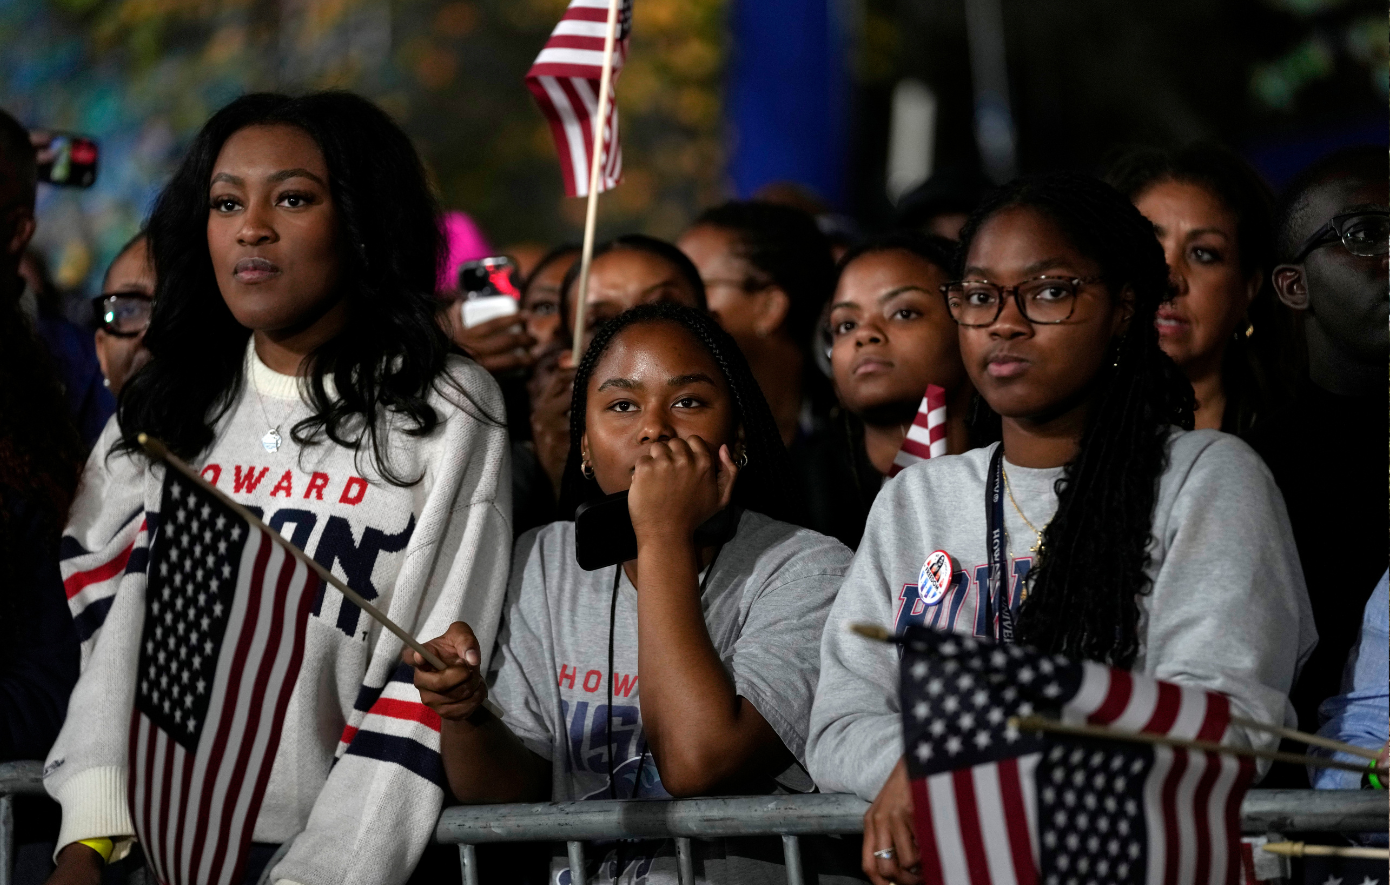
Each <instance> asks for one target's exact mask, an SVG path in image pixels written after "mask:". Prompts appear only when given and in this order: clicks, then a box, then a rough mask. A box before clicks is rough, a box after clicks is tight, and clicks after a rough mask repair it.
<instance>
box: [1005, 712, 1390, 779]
mask: <svg viewBox="0 0 1390 885" xmlns="http://www.w3.org/2000/svg"><path fill="white" fill-rule="evenodd" d="M1009 725H1011V726H1013V727H1014V728H1017V729H1018V730H1019V731H1050V732H1052V733H1054V734H1068V735H1072V736H1074V737H1089V738H1101V739H1103V740H1108V741H1130V742H1132V743H1136V744H1158V745H1161V746H1165V747H1178V748H1181V749H1184V750H1199V751H1202V752H1205V753H1228V754H1230V755H1232V756H1249V757H1251V758H1254V759H1270V760H1273V761H1275V762H1288V763H1291V764H1293V765H1311V766H1313V767H1315V768H1339V769H1341V770H1342V771H1355V772H1358V773H1360V772H1363V771H1365V770H1366V767H1365V766H1364V765H1358V764H1357V763H1355V762H1342V761H1341V760H1340V759H1324V758H1322V757H1320V756H1300V755H1299V754H1297V753H1282V752H1280V751H1278V750H1259V749H1255V748H1253V747H1232V746H1229V745H1227V744H1218V743H1216V742H1215V741H1197V740H1188V739H1187V738H1175V737H1169V736H1168V735H1163V734H1148V733H1146V732H1142V731H1117V730H1116V729H1113V728H1107V727H1106V726H1104V725H1068V724H1067V723H1064V722H1058V721H1056V720H1054V719H1048V718H1046V717H1043V716H1012V717H1010V718H1009ZM1378 773H1380V774H1381V775H1382V776H1385V775H1386V770H1385V769H1384V768H1381V769H1378Z"/></svg>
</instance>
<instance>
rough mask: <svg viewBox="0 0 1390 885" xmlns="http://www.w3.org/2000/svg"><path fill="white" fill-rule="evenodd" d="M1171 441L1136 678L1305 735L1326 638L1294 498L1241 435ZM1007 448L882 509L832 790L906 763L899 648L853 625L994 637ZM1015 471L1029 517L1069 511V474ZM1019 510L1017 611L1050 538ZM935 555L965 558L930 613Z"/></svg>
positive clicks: (924, 469) (1261, 742)
mask: <svg viewBox="0 0 1390 885" xmlns="http://www.w3.org/2000/svg"><path fill="white" fill-rule="evenodd" d="M1168 445H1169V465H1168V469H1167V470H1166V471H1164V474H1163V476H1162V478H1161V479H1160V481H1159V487H1158V500H1157V503H1156V504H1155V506H1154V516H1153V539H1152V542H1151V543H1152V547H1151V548H1150V552H1151V555H1152V558H1153V562H1152V564H1151V566H1150V569H1149V574H1150V575H1151V577H1152V578H1153V590H1152V592H1151V593H1150V594H1148V595H1145V596H1142V597H1140V600H1139V607H1140V623H1139V640H1140V651H1139V657H1138V659H1137V660H1136V661H1135V664H1134V670H1135V671H1136V672H1141V673H1146V674H1149V675H1151V676H1155V677H1157V678H1159V679H1166V680H1170V681H1172V682H1176V683H1178V684H1181V685H1190V686H1195V687H1200V688H1204V689H1208V690H1211V691H1217V692H1221V693H1222V694H1225V695H1226V696H1227V697H1229V698H1230V700H1231V713H1232V715H1235V716H1244V717H1247V718H1251V719H1255V720H1259V721H1262V722H1268V723H1282V724H1286V725H1290V726H1292V725H1294V724H1295V721H1296V717H1295V716H1294V712H1293V707H1292V706H1291V705H1290V704H1289V702H1288V691H1289V687H1290V686H1291V685H1292V684H1293V680H1294V677H1295V675H1296V674H1297V672H1298V670H1299V668H1300V667H1301V666H1302V664H1303V661H1304V660H1306V659H1307V657H1308V654H1309V653H1310V652H1311V651H1312V649H1313V646H1314V645H1315V644H1316V643H1317V632H1316V630H1315V629H1314V627H1313V618H1312V612H1311V609H1310V607H1309V603H1308V593H1307V591H1306V589H1305V588H1304V584H1303V572H1302V570H1301V569H1300V567H1299V562H1298V553H1297V551H1296V549H1295V547H1294V543H1293V536H1292V533H1291V532H1290V529H1289V518H1288V514H1287V513H1286V511H1285V509H1284V500H1283V497H1282V496H1281V495H1280V494H1279V490H1278V488H1277V487H1276V486H1275V484H1274V479H1273V478H1272V477H1271V475H1270V473H1269V470H1268V469H1267V468H1266V467H1265V465H1264V462H1263V461H1261V460H1260V459H1259V457H1258V456H1257V455H1256V454H1255V453H1254V452H1253V451H1252V450H1251V449H1250V448H1249V447H1248V446H1247V445H1246V444H1245V443H1243V442H1241V441H1240V440H1239V439H1237V438H1236V437H1234V436H1231V435H1229V434H1225V433H1219V432H1217V431H1214V430H1198V431H1191V432H1183V431H1180V430H1176V429H1174V431H1173V432H1172V435H1171V436H1170V437H1169V443H1168ZM993 452H994V446H989V447H986V448H983V449H976V450H974V451H970V452H966V453H965V454H963V455H956V456H948V457H945V458H934V459H932V460H930V461H924V462H921V463H919V464H916V465H914V466H912V467H909V468H908V469H907V470H904V471H903V472H902V473H900V474H898V476H897V477H896V478H895V479H894V480H893V481H892V482H889V483H887V484H886V485H885V486H884V488H883V491H881V492H880V493H879V495H878V498H877V500H875V501H874V506H873V510H872V511H871V512H870V514H869V521H868V525H867V526H866V528H865V531H864V540H863V543H862V544H861V545H860V547H859V551H858V552H857V553H856V554H855V557H854V562H853V563H852V564H851V565H850V570H849V573H848V574H847V575H846V576H845V582H844V584H843V585H842V586H841V588H840V592H839V595H838V596H837V597H836V599H835V604H834V606H833V607H832V608H831V611H830V617H829V619H828V620H827V622H826V627H825V635H824V636H823V638H822V640H821V671H820V683H819V685H818V687H817V689H816V699H815V703H814V704H813V706H812V709H811V734H810V738H809V740H808V742H807V760H808V763H809V766H810V770H811V776H812V777H813V778H815V781H816V784H817V785H818V786H819V787H820V788H821V789H822V790H824V791H826V792H850V793H857V794H859V795H860V796H862V797H863V798H865V799H870V800H871V799H873V798H874V797H875V796H877V795H878V791H879V789H880V788H881V787H882V786H883V783H884V781H886V780H887V778H888V775H889V773H890V772H891V771H892V769H893V766H894V765H895V764H896V763H897V761H898V758H899V757H900V756H902V752H903V750H902V723H901V719H900V715H901V714H900V710H899V704H898V652H897V649H896V648H894V647H893V646H891V645H888V644H885V643H878V642H871V641H869V640H866V639H863V638H860V637H859V636H857V635H855V634H852V633H851V632H850V631H849V625H850V624H856V623H868V624H878V625H882V626H885V627H889V628H891V629H892V630H893V631H894V632H901V631H902V630H903V629H904V628H905V627H906V626H907V625H908V624H925V625H926V626H929V627H933V628H936V629H940V630H947V631H952V632H956V633H962V634H973V635H977V636H989V635H992V630H987V629H986V626H987V625H986V624H985V623H984V619H983V617H981V616H980V612H979V598H980V597H979V594H980V591H981V588H982V587H983V588H985V592H988V589H987V588H988V576H989V569H988V565H987V563H988V552H987V549H986V546H985V475H986V473H987V472H988V469H989V460H990V456H991V455H992V454H993ZM1005 470H1006V472H1007V474H1008V478H1009V484H1010V486H1011V487H1012V489H1013V494H1014V497H1015V498H1016V499H1017V502H1018V505H1019V507H1020V508H1021V509H1022V510H1023V513H1024V514H1025V515H1026V516H1027V517H1028V519H1029V520H1030V521H1031V522H1032V523H1033V525H1035V526H1037V527H1038V528H1039V530H1041V529H1042V528H1043V526H1044V525H1045V524H1046V523H1047V522H1048V520H1050V519H1051V518H1052V514H1053V513H1054V512H1055V511H1056V509H1057V495H1056V493H1055V491H1054V489H1053V484H1054V483H1055V482H1056V480H1057V479H1058V478H1059V477H1060V476H1061V475H1062V471H1063V468H1061V467H1057V468H1048V469H1029V468H1024V467H1017V466H1014V465H1011V464H1008V463H1007V461H1006V463H1005ZM1004 513H1005V520H1004V524H1005V528H1006V530H1007V532H1008V544H1009V550H1008V553H1009V554H1010V558H1011V561H1010V572H1011V574H1010V588H1011V590H1010V592H1011V595H1010V603H1011V605H1012V606H1013V607H1014V610H1015V611H1017V605H1018V600H1019V591H1020V589H1021V586H1022V584H1023V578H1024V576H1025V575H1027V573H1028V568H1029V566H1030V565H1031V564H1032V557H1031V554H1030V552H1029V548H1030V547H1031V546H1032V545H1033V544H1034V543H1035V536H1034V535H1033V532H1032V531H1030V530H1029V529H1028V527H1027V526H1026V525H1025V524H1024V522H1023V520H1022V519H1020V518H1019V516H1018V514H1017V512H1016V511H1015V510H1014V508H1013V506H1012V505H1011V504H1010V503H1009V501H1008V498H1007V497H1006V498H1005V502H1004ZM935 550H945V551H946V552H947V553H948V554H949V555H950V557H951V560H952V561H953V563H954V573H953V575H952V580H951V583H950V585H949V587H948V589H947V590H946V592H945V594H944V595H943V596H942V597H941V598H940V600H939V601H935V602H934V603H933V604H931V605H927V604H926V601H925V600H924V599H922V598H921V596H920V595H919V594H918V591H917V580H918V573H919V571H920V570H921V568H922V564H923V562H924V561H925V560H926V558H927V555H928V554H930V553H931V552H933V551H935ZM1019 554H1022V555H1019ZM1232 733H1233V734H1234V735H1235V738H1236V740H1239V741H1243V742H1244V743H1246V744H1247V745H1250V746H1257V747H1265V748H1269V749H1273V748H1274V747H1275V746H1276V745H1277V743H1278V740H1277V738H1274V737H1271V736H1269V735H1267V734H1264V733H1250V732H1243V731H1241V730H1237V729H1234V728H1233V729H1232ZM1265 767H1267V766H1262V768H1261V772H1263V770H1264V768H1265Z"/></svg>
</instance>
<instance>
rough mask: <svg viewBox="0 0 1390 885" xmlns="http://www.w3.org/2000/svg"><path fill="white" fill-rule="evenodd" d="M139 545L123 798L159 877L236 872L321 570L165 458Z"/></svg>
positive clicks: (191, 878) (205, 877)
mask: <svg viewBox="0 0 1390 885" xmlns="http://www.w3.org/2000/svg"><path fill="white" fill-rule="evenodd" d="M160 513H161V514H162V515H163V523H162V531H161V532H160V533H159V534H158V536H157V537H156V538H155V540H154V543H153V549H152V555H151V558H150V571H149V582H148V584H147V590H146V599H145V603H146V604H145V619H144V629H143V632H142V633H141V637H140V664H139V672H138V676H137V684H136V692H135V709H134V712H133V714H132V716H131V725H130V781H129V800H130V808H131V811H132V814H133V817H134V819H135V830H136V833H137V834H138V835H139V838H140V841H141V843H142V844H143V845H144V846H145V855H146V857H147V858H148V859H149V862H150V864H151V865H152V866H153V868H154V871H155V874H156V875H157V876H158V877H159V880H160V882H162V883H166V885H182V883H195V882H196V883H234V882H240V881H241V877H242V872H243V867H244V865H245V862H246V849H247V846H248V845H249V844H250V842H251V831H252V828H253V826H254V825H255V823H256V815H257V813H258V812H259V810H260V805H261V800H262V798H263V797H264V795H265V789H266V784H267V782H268V781H269V779H270V769H271V765H272V763H273V762H274V761H275V751H276V747H277V746H278V745H279V743H280V727H281V724H282V722H283V721H284V713H285V709H286V707H288V706H289V701H290V693H291V691H292V690H293V688H294V684H295V680H296V679H297V678H298V676H299V666H300V663H301V662H302V661H303V659H304V634H305V629H304V628H305V622H306V621H307V620H308V616H309V605H310V602H311V601H312V600H313V596H314V592H315V591H316V590H317V588H318V587H319V577H318V575H317V574H315V573H314V571H313V570H312V569H310V568H309V567H308V566H306V565H305V564H304V563H302V562H300V561H299V560H297V559H295V558H294V557H293V556H290V555H289V554H288V553H287V552H286V550H285V548H284V547H283V546H281V545H280V544H277V543H276V542H275V540H274V539H273V538H272V537H271V530H270V529H267V528H265V527H264V526H253V525H251V524H250V523H248V522H247V521H246V520H245V519H243V518H241V517H240V516H238V515H237V514H236V513H235V512H233V511H232V510H231V508H229V507H227V506H226V505H224V504H223V503H222V502H221V501H219V500H218V499H217V498H216V497H215V496H213V495H210V494H208V493H207V492H206V491H204V490H203V489H202V488H200V487H199V486H198V485H197V484H196V483H192V482H189V481H188V480H187V479H186V478H184V477H182V476H180V475H178V474H177V473H176V472H175V471H169V472H168V473H167V474H166V476H165V481H164V492H163V500H162V503H161V505H160Z"/></svg>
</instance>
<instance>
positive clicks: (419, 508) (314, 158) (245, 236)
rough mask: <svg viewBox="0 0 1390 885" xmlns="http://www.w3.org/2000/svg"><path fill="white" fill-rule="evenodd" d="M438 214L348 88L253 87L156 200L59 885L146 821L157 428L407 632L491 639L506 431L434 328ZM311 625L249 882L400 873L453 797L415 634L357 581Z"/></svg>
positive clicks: (82, 684) (96, 471) (97, 477)
mask: <svg viewBox="0 0 1390 885" xmlns="http://www.w3.org/2000/svg"><path fill="white" fill-rule="evenodd" d="M435 217H436V216H435V207H434V204H433V200H432V199H431V197H430V195H429V190H428V188H427V186H426V183H425V176H424V172H423V170H422V168H421V165H420V162H419V159H418V158H417V156H416V155H415V152H414V150H413V148H412V147H411V145H410V143H409V141H408V140H407V138H406V137H405V135H404V134H403V133H402V132H401V131H400V129H399V128H398V127H397V126H396V125H395V124H394V123H393V122H392V121H391V120H390V118H389V117H387V116H386V115H385V114H384V113H382V112H381V111H380V110H379V109H378V108H376V107H375V106H373V105H372V104H371V103H369V102H367V101H365V100H363V99H361V98H358V97H356V96H353V95H350V94H346V93H321V94H316V95H309V96H306V97H303V98H295V99H291V98H288V97H285V96H279V95H250V96H246V97H244V98H241V99H238V100H236V101H234V102H233V103H232V104H230V105H228V106H227V107H225V108H223V109H222V110H221V111H219V112H218V113H217V114H215V115H214V116H213V117H212V119H211V120H209V122H208V123H207V124H206V125H205V126H204V127H203V130H202V131H201V132H200V133H199V135H198V137H197V138H196V139H195V141H194V143H193V145H192V147H191V148H190V150H189V153H188V155H187V157H186V158H185V159H184V161H183V164H182V165H181V166H180V168H179V170H178V171H177V172H176V173H175V175H174V177H173V179H172V180H171V182H170V183H169V185H168V186H167V187H166V188H165V190H164V192H163V193H162V194H161V195H160V198H159V201H158V204H157V205H156V207H155V210H154V214H153V216H152V218H151V220H150V224H149V231H150V244H151V249H152V252H153V255H154V262H155V268H156V278H157V280H158V290H157V294H156V298H155V309H154V314H153V317H152V318H151V323H150V328H149V331H148V333H147V336H146V339H145V340H146V343H147V345H148V346H149V349H150V352H151V354H152V359H151V361H150V363H149V364H147V365H146V366H145V367H143V368H142V369H140V370H139V371H138V372H136V373H135V374H134V375H133V376H132V377H131V379H130V381H129V382H128V383H127V386H126V387H125V389H123V390H122V392H121V398H120V407H119V411H118V413H117V417H116V419H115V420H113V421H112V423H111V424H110V425H109V426H108V427H107V428H106V431H105V433H104V434H103V436H102V439H101V441H100V443H99V445H98V446H97V448H96V450H95V452H94V453H93V455H92V457H91V460H90V462H89V463H88V465H87V470H86V474H85V477H84V480H83V487H82V491H81V493H80V495H79V497H78V500H77V502H76V504H75V505H74V508H73V513H72V516H71V521H70V524H69V526H68V529H67V533H66V537H65V544H64V553H65V556H66V558H65V560H64V563H63V565H64V578H65V582H66V585H67V589H68V594H69V604H70V607H71V608H72V611H73V615H74V618H75V622H76V625H77V628H78V633H79V635H80V636H81V638H82V640H83V649H82V662H83V673H82V676H81V678H80V679H79V682H78V685H77V689H76V691H75V692H74V694H73V697H72V701H71V704H70V706H69V712H68V717H67V721H66V722H65V724H64V727H63V730H62V732H61V734H60V735H59V739H58V742H57V744H56V745H55V747H54V749H53V751H52V754H51V756H50V757H49V761H48V765H47V768H46V780H45V785H46V787H47V789H48V791H49V793H50V794H51V795H52V796H53V797H54V798H56V799H57V800H58V801H59V802H60V803H61V805H62V808H63V824H62V832H61V835H60V838H59V842H58V844H59V846H61V847H60V852H59V855H58V870H57V872H56V873H55V874H54V876H53V878H52V879H51V880H50V881H51V882H54V883H57V882H96V881H97V880H98V878H99V876H100V872H101V864H102V861H103V858H104V857H108V858H109V857H110V856H111V854H112V851H113V848H114V850H115V852H117V853H119V851H120V850H121V849H122V847H123V843H126V842H128V837H130V836H131V835H132V834H133V833H134V828H133V826H132V823H131V817H130V812H129V809H128V805H127V798H126V789H127V749H126V747H127V734H128V732H129V723H130V716H131V705H132V700H133V695H134V688H135V675H136V674H135V670H136V661H137V656H138V643H139V639H140V629H141V621H142V617H143V609H144V604H145V599H144V595H145V586H146V584H145V567H146V565H147V563H148V561H149V547H148V545H149V539H150V537H151V535H152V534H154V532H155V531H156V529H157V527H158V525H159V518H160V514H159V512H158V511H159V509H160V500H161V497H160V492H161V485H162V482H163V477H164V470H163V467H162V466H161V465H158V464H153V463H151V462H150V461H149V460H148V459H146V458H145V457H144V456H143V455H142V454H141V452H140V451H139V449H138V447H137V446H136V445H135V444H134V438H135V436H136V434H138V433H141V432H144V433H148V434H150V435H151V436H154V437H157V438H159V439H161V440H162V441H163V442H164V443H166V444H167V445H168V446H169V448H170V449H171V450H172V451H174V452H175V453H176V454H178V455H180V456H181V457H183V458H184V459H185V460H187V461H189V462H191V463H192V464H193V465H194V467H195V468H196V469H199V470H200V471H201V472H202V474H203V476H204V477H206V478H207V479H208V481H210V482H211V483H213V484H214V485H215V486H217V487H218V488H219V489H220V490H222V491H223V492H225V493H227V494H228V495H230V496H231V498H232V499H233V500H235V501H236V502H238V503H240V504H243V505H246V506H247V507H250V508H252V509H253V510H256V511H258V512H259V513H260V514H261V515H262V517H263V518H264V519H265V521H266V522H267V523H268V524H269V525H270V526H271V527H272V528H273V529H276V530H277V531H279V532H280V533H281V534H282V535H284V536H285V537H286V538H289V539H290V540H291V541H292V542H293V543H294V544H295V545H296V546H298V547H300V548H302V549H304V550H305V551H306V552H308V553H309V554H311V555H312V556H313V557H314V558H315V559H317V560H318V561H319V562H321V563H322V564H323V565H325V566H327V567H328V568H330V569H332V570H333V571H334V573H335V574H337V575H338V576H340V577H342V578H343V579H344V580H346V582H347V583H348V584H349V585H350V586H352V587H353V588H354V589H355V590H357V591H358V592H359V593H361V594H362V595H363V596H364V597H366V598H367V599H369V600H371V601H372V602H373V604H374V605H376V606H377V607H379V608H380V609H381V610H383V611H384V612H386V613H387V615H389V616H390V617H391V618H392V619H394V620H395V621H397V622H398V623H400V624H401V625H402V626H403V627H404V628H405V629H406V630H407V631H410V632H412V633H414V634H416V635H421V634H423V635H426V636H433V635H437V634H438V633H440V632H442V631H443V629H444V628H445V627H446V626H447V625H448V624H449V623H451V622H452V621H455V620H458V619H460V618H466V619H467V620H468V621H469V623H471V624H474V625H475V629H481V630H482V631H483V632H486V633H488V634H489V636H488V641H487V642H485V643H484V646H483V647H484V648H486V649H491V648H492V642H491V634H492V632H493V631H495V629H496V625H497V623H498V619H499V617H500V612H501V606H502V600H503V597H504V595H505V589H506V578H507V568H508V549H509V546H510V541H511V529H510V519H511V512H510V511H511V502H510V486H509V483H508V462H507V438H506V429H505V427H504V425H503V423H502V420H501V419H502V403H501V397H500V395H499V393H498V390H497V386H496V385H495V384H494V383H493V381H492V380H491V378H490V377H489V376H488V374H487V373H486V372H485V371H483V370H482V369H480V368H479V367H477V366H476V365H474V364H473V363H471V362H469V361H467V360H466V359H464V358H462V357H459V356H455V355H451V353H450V350H449V344H448V341H447V339H446V338H445V336H444V334H443V333H442V332H441V331H440V330H439V329H438V327H437V326H436V325H435V322H434V301H433V294H432V293H433V288H434V278H435V267H436V263H437V260H438V256H439V248H440V244H439V232H438V229H437V228H436V226H435ZM306 630H307V636H306V646H305V653H304V660H303V664H302V666H301V668H300V672H299V676H298V680H297V682H296V683H295V686H294V689H293V693H292V696H291V698H290V701H289V707H288V709H287V712H286V715H285V719H284V723H283V729H282V735H281V739H280V743H279V746H278V750H277V752H276V755H275V759H274V764H273V768H272V771H271V775H270V780H269V782H268V786H267V788H266V791H265V796H264V800H263V802H262V804H261V807H260V810H259V813H258V815H257V816H256V818H255V824H254V828H253V833H252V842H253V845H252V848H251V851H250V855H249V858H250V859H249V862H248V868H247V870H246V876H247V878H248V879H250V880H251V881H255V878H254V877H255V876H256V875H258V874H259V872H260V870H259V869H258V868H263V867H265V866H266V865H267V862H268V861H269V860H270V859H271V855H272V854H273V853H274V851H275V848H276V846H277V845H282V844H285V843H290V844H289V847H288V850H287V851H286V852H284V853H283V855H282V856H281V857H280V859H278V860H277V861H276V862H275V863H273V864H271V865H270V866H271V868H270V871H269V881H273V882H282V883H283V882H291V883H304V885H330V883H331V885H337V883H373V885H376V883H400V882H404V881H405V880H406V878H407V877H408V876H409V875H410V872H411V870H412V869H413V868H414V867H415V865H416V863H417V861H418V860H419V858H420V855H421V852H422V851H423V849H424V846H425V844H426V842H427V841H428V840H429V837H430V835H431V832H432V829H433V826H434V821H435V818H436V817H437V816H438V814H439V808H440V805H441V802H442V798H443V790H442V784H443V773H442V772H443V769H442V766H441V764H440V760H439V719H438V717H437V716H435V715H434V714H432V713H431V712H430V711H429V710H428V709H427V708H425V707H424V706H423V705H421V704H420V703H419V695H418V693H416V692H415V690H414V689H413V688H412V686H411V677H410V671H409V668H403V667H401V665H400V650H401V643H400V642H399V641H398V640H397V639H396V638H395V637H393V636H391V635H390V634H389V633H384V632H383V631H381V630H380V628H379V627H378V626H377V625H376V623H375V622H374V621H372V620H371V619H369V618H367V617H366V616H365V615H363V614H362V612H361V611H359V610H358V609H357V608H356V607H354V606H353V605H351V604H350V603H348V602H347V601H346V600H344V599H343V598H342V597H341V596H339V595H338V594H337V593H336V592H334V591H332V590H329V591H327V592H321V595H320V596H319V597H318V598H316V599H315V600H314V602H313V604H312V608H311V612H310V617H309V620H308V623H307V625H306ZM113 843H114V845H113ZM180 878H182V879H184V880H190V879H197V875H196V874H186V875H182V876H181V877H180Z"/></svg>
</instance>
